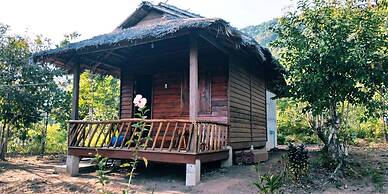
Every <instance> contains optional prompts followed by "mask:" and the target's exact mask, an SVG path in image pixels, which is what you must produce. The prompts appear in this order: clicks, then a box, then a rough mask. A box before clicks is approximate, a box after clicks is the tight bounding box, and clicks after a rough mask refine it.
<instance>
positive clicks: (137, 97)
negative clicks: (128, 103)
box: [133, 94, 143, 106]
mask: <svg viewBox="0 0 388 194" xmlns="http://www.w3.org/2000/svg"><path fill="white" fill-rule="evenodd" d="M142 98H143V96H142V95H140V94H138V95H136V97H135V99H133V104H135V106H137V105H138V104H139V103H140V100H141V99H142Z"/></svg>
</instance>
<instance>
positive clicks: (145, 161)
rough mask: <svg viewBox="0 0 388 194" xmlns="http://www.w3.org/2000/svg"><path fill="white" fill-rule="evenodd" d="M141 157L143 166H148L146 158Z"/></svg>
mask: <svg viewBox="0 0 388 194" xmlns="http://www.w3.org/2000/svg"><path fill="white" fill-rule="evenodd" d="M142 159H143V161H144V164H145V166H146V167H148V160H147V158H145V157H143V158H142Z"/></svg>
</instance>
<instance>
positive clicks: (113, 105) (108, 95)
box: [79, 71, 120, 120]
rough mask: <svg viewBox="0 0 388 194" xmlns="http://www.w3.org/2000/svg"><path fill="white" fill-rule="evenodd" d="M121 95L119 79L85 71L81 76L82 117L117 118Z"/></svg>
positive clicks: (90, 118) (94, 118) (80, 100)
mask: <svg viewBox="0 0 388 194" xmlns="http://www.w3.org/2000/svg"><path fill="white" fill-rule="evenodd" d="M119 97H120V82H119V80H118V79H116V78H114V77H113V76H106V75H100V74H93V73H91V72H90V71H85V72H84V73H82V74H81V77H80V98H79V113H80V119H88V120H111V119H117V118H118V111H119V107H120V106H119V104H120V99H119Z"/></svg>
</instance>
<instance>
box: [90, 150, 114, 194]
mask: <svg viewBox="0 0 388 194" xmlns="http://www.w3.org/2000/svg"><path fill="white" fill-rule="evenodd" d="M93 160H94V161H95V162H96V163H97V171H96V173H97V178H98V181H97V183H98V184H100V185H101V186H102V188H101V189H98V190H97V191H98V193H101V194H112V192H111V191H109V190H108V189H107V188H106V186H107V185H108V184H109V183H110V180H109V177H108V176H107V175H106V170H105V165H106V162H107V160H108V158H106V157H102V156H101V155H100V154H98V153H97V154H96V155H95V156H94V158H93Z"/></svg>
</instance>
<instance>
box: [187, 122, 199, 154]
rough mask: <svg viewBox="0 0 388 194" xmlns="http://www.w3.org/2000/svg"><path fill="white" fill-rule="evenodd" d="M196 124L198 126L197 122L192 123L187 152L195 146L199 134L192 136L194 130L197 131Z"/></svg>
mask: <svg viewBox="0 0 388 194" xmlns="http://www.w3.org/2000/svg"><path fill="white" fill-rule="evenodd" d="M195 126H196V123H191V125H190V128H189V137H188V138H187V145H186V152H188V151H189V149H190V148H192V147H195V144H196V141H197V140H196V139H197V138H196V137H197V136H196V135H194V137H192V135H193V134H195V133H193V131H194V132H195Z"/></svg>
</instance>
